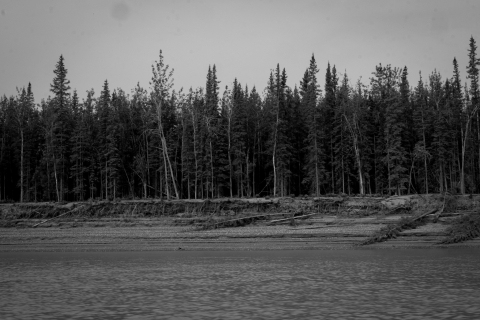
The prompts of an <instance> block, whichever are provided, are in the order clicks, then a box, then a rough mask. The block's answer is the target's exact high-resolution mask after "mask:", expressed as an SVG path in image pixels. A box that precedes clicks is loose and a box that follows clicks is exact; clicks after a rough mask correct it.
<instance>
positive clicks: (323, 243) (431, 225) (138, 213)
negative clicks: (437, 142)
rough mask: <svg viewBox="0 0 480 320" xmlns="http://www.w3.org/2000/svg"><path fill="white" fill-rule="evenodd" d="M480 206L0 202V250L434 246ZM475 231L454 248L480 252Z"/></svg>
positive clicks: (468, 201) (371, 200) (326, 201)
mask: <svg viewBox="0 0 480 320" xmlns="http://www.w3.org/2000/svg"><path fill="white" fill-rule="evenodd" d="M479 204H480V195H474V196H452V195H440V194H434V195H421V196H420V195H413V196H399V197H388V198H384V197H369V196H366V197H340V196H336V197H317V198H312V197H308V198H307V197H305V198H270V199H268V198H256V199H213V200H170V201H161V200H130V201H118V202H75V203H66V204H56V203H24V204H19V203H17V204H0V251H2V250H3V251H5V250H66V249H65V248H68V250H114V249H119V250H176V249H187V250H204V249H208V250H219V249H222V250H227V249H280V248H283V249H289V248H291V249H294V248H296V249H319V248H349V247H353V246H358V245H360V244H362V243H363V244H367V243H368V245H367V246H365V247H394V246H398V247H429V246H440V245H445V244H442V241H443V243H444V242H445V241H444V240H445V239H446V237H448V236H449V235H450V233H451V232H452V226H454V225H455V226H457V227H458V226H460V227H458V228H460V229H461V228H463V231H465V227H464V225H472V223H470V222H468V221H470V220H468V221H467V222H463V224H459V223H457V222H456V221H458V220H459V218H460V217H468V218H469V219H470V218H472V217H473V218H472V219H473V220H472V221H476V220H475V219H477V217H478V216H479V211H478V208H480V205H479ZM408 219H410V220H412V221H409V220H408ZM473 225H475V223H474V224H473ZM475 228H476V227H475ZM475 228H473V229H471V230H470V229H469V230H468V232H464V234H463V235H462V237H460V238H458V237H457V238H456V239H460V241H452V242H462V243H463V244H462V245H473V246H480V241H479V240H475V239H478V235H476V233H475V232H476V231H475V230H476V229H475ZM457 233H458V232H457ZM475 235H476V236H475ZM372 239H376V240H375V241H372ZM472 239H474V240H472ZM377 240H378V241H377ZM464 240H467V241H464ZM457 245H458V244H457Z"/></svg>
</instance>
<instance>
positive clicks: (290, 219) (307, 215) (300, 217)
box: [268, 213, 317, 224]
mask: <svg viewBox="0 0 480 320" xmlns="http://www.w3.org/2000/svg"><path fill="white" fill-rule="evenodd" d="M315 214H317V213H309V214H304V215H301V216H293V217H290V218H285V219H278V220H272V221H270V222H269V223H268V224H273V223H277V222H286V221H292V220H295V219H304V218H308V217H311V216H313V215H315Z"/></svg>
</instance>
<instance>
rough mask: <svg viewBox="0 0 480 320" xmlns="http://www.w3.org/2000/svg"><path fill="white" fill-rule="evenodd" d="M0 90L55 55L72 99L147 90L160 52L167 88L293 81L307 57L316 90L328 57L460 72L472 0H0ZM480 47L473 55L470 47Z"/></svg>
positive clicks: (43, 74)
mask: <svg viewBox="0 0 480 320" xmlns="http://www.w3.org/2000/svg"><path fill="white" fill-rule="evenodd" d="M0 12H1V13H0V95H3V94H6V95H7V96H9V95H12V94H15V93H16V87H23V86H26V85H27V84H28V82H31V83H32V89H33V92H34V95H35V100H36V102H37V103H38V102H40V100H41V99H42V98H47V97H48V95H50V94H51V93H50V92H49V90H50V84H51V83H52V80H53V77H54V74H53V70H54V68H55V64H56V62H57V61H58V59H59V57H60V55H61V54H63V56H64V58H65V65H66V68H67V69H68V75H67V77H68V79H69V80H70V82H71V84H70V85H71V87H72V89H77V91H78V94H79V96H80V98H85V97H86V94H85V92H86V90H88V89H91V88H93V89H94V90H95V92H96V95H97V96H98V94H99V93H100V91H101V89H102V85H103V82H104V80H105V79H107V80H108V82H109V84H110V88H111V89H114V88H118V87H119V88H122V89H123V90H124V91H126V92H127V93H130V92H131V90H132V89H133V88H134V87H135V86H136V84H137V82H140V85H141V86H142V87H144V88H146V89H148V88H149V80H150V78H151V65H152V64H153V63H154V61H155V60H158V53H159V50H160V49H162V50H163V55H164V58H165V62H166V63H167V64H169V65H170V66H171V67H173V68H174V69H175V72H174V79H175V88H176V89H179V88H180V87H183V88H184V89H188V88H190V87H193V88H194V89H195V88H196V87H199V86H202V87H204V86H205V81H206V75H207V70H208V66H209V65H213V64H216V67H217V76H218V80H220V81H221V84H220V86H221V92H223V88H224V87H225V85H230V84H231V83H232V82H233V80H234V78H237V79H238V81H239V82H240V83H241V84H242V85H245V84H248V86H249V88H252V87H253V86H254V85H255V86H256V88H257V91H263V90H264V88H265V87H266V84H267V81H268V77H269V72H270V70H271V69H274V68H275V67H276V65H277V63H280V67H281V68H285V69H286V72H287V75H288V80H287V84H288V85H289V86H291V87H294V85H295V84H297V85H298V83H299V81H300V80H301V78H302V76H303V73H304V71H305V69H306V68H307V67H308V65H309V61H310V57H311V55H312V53H314V54H315V58H316V60H317V64H318V67H319V69H320V72H319V75H318V78H319V79H320V83H321V86H322V88H323V85H324V79H325V70H326V66H327V63H328V62H329V61H330V63H331V64H332V65H333V64H335V65H336V67H337V70H338V71H339V72H341V73H343V72H344V71H345V70H346V72H347V74H348V76H349V78H350V80H351V83H352V84H354V83H355V82H356V81H357V80H358V79H359V77H362V78H363V81H364V82H365V83H368V82H369V80H368V79H369V78H370V76H371V73H372V72H373V71H374V70H375V66H376V65H378V64H379V63H382V64H383V65H386V64H391V65H392V66H395V67H403V66H405V65H406V66H407V67H408V70H409V81H410V85H411V86H415V85H416V83H417V81H418V72H419V71H422V75H423V76H424V78H425V77H427V76H428V74H430V73H431V72H432V71H433V70H434V69H437V71H439V72H440V73H441V75H442V78H443V79H445V78H446V77H451V75H452V69H453V68H452V60H453V58H454V57H456V58H457V60H458V62H459V65H460V72H461V76H462V78H463V79H465V77H466V64H467V54H468V44H469V38H470V36H473V37H474V38H475V40H476V41H477V42H479V41H480V18H479V17H480V14H479V13H480V1H478V0H472V1H462V0H457V1H444V0H430V1H424V0H419V1H413V0H412V1H386V0H371V1H366V0H362V1H360V0H359V1H353V0H352V1H339V0H335V1H239V0H235V1H225V0H219V1H195V0H191V1H138V0H136V1H107V0H104V1H97V0H95V1H85V0H82V1H69V0H61V1H53V0H52V1H47V0H31V1H23V0H11V1H7V0H0ZM479 54H480V52H479Z"/></svg>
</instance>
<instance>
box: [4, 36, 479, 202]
mask: <svg viewBox="0 0 480 320" xmlns="http://www.w3.org/2000/svg"><path fill="white" fill-rule="evenodd" d="M476 49H477V46H476V43H475V40H474V39H473V38H471V39H470V44H469V50H468V66H467V70H466V77H467V78H468V80H469V81H468V84H467V83H464V84H462V81H461V75H460V70H459V68H458V63H457V61H456V59H455V58H454V59H453V66H452V67H453V76H452V77H450V78H446V79H442V76H441V75H440V73H438V72H437V71H434V72H432V73H431V74H430V75H428V76H427V77H425V78H424V77H422V75H421V74H420V80H419V81H418V83H416V84H415V86H411V85H410V84H409V82H408V69H407V67H403V68H396V67H392V66H391V65H385V66H383V65H381V64H380V65H378V66H376V67H375V70H374V71H373V73H372V75H371V78H370V85H369V86H365V85H364V84H362V83H361V82H360V81H358V82H357V83H355V84H354V85H351V83H350V81H349V79H348V76H347V74H346V73H344V74H343V75H339V73H338V72H337V70H336V67H335V66H331V65H330V63H328V64H327V67H326V71H325V83H324V87H323V88H321V86H320V81H319V76H320V74H319V69H318V66H317V62H316V61H315V57H314V55H312V57H311V60H310V63H309V65H308V67H307V68H306V70H305V73H304V76H303V78H302V79H301V81H300V83H299V86H298V87H297V85H295V86H293V87H290V86H289V85H288V84H287V78H288V77H287V73H286V70H285V69H282V68H281V67H280V65H279V64H277V66H276V68H274V69H272V70H271V72H270V75H269V78H268V81H267V87H266V88H265V89H264V90H263V92H258V91H257V89H256V88H255V87H253V88H252V89H249V88H248V86H247V85H242V84H241V83H240V82H239V81H238V80H237V79H235V80H234V81H233V84H232V85H231V86H226V87H225V88H224V90H223V92H220V87H219V84H220V81H219V80H218V79H217V73H216V67H215V65H213V67H209V68H208V72H207V76H206V86H205V87H204V88H197V89H195V90H193V89H192V88H190V89H189V90H188V91H183V90H180V91H178V92H176V91H175V90H173V69H171V68H170V67H169V66H168V65H167V64H166V63H165V61H164V58H163V55H162V51H160V55H159V60H158V61H156V62H155V64H154V65H153V66H152V79H151V81H150V87H149V89H148V90H146V89H144V88H142V87H141V86H140V85H139V84H137V86H136V87H135V88H134V89H133V90H132V91H131V93H130V94H127V93H125V92H124V91H123V90H122V89H120V88H118V89H115V90H113V91H112V90H111V89H110V88H109V83H108V81H107V80H105V82H104V84H103V87H102V90H101V92H100V94H99V95H98V96H97V95H96V94H95V92H94V90H93V89H92V90H89V91H87V97H86V99H83V101H81V102H80V101H79V97H78V95H77V92H76V91H75V90H73V92H72V91H71V87H70V81H69V80H68V78H67V68H66V67H65V63H64V58H63V56H60V59H59V60H58V62H57V64H56V66H55V69H54V78H53V81H52V83H51V92H52V96H50V97H49V98H48V99H46V100H45V99H42V101H41V103H39V104H38V105H36V104H35V102H34V96H33V91H32V86H31V84H30V83H29V84H28V86H27V87H26V88H25V87H24V88H22V89H17V95H16V96H11V97H9V98H7V97H6V96H5V95H4V96H3V97H2V98H1V99H0V200H2V201H21V202H25V201H83V200H88V199H117V198H166V199H171V198H179V199H180V198H189V199H191V198H195V199H197V198H202V199H203V198H216V197H255V196H288V195H304V194H309V195H317V196H318V195H320V194H339V193H344V194H411V193H430V192H452V193H474V192H477V193H478V192H479V188H480V119H479V115H478V109H479V105H480V104H479V97H480V94H479V74H478V69H479V65H480V60H479V59H478V58H477V56H476Z"/></svg>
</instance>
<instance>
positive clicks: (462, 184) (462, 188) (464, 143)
mask: <svg viewBox="0 0 480 320" xmlns="http://www.w3.org/2000/svg"><path fill="white" fill-rule="evenodd" d="M477 111H478V106H477V107H476V108H475V109H473V111H472V113H471V114H470V116H469V117H468V120H467V125H466V126H465V133H464V137H463V141H462V172H461V174H460V192H461V193H462V194H465V150H466V147H467V138H468V128H469V126H470V121H471V120H472V118H473V116H474V115H475V113H476V112H477Z"/></svg>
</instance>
